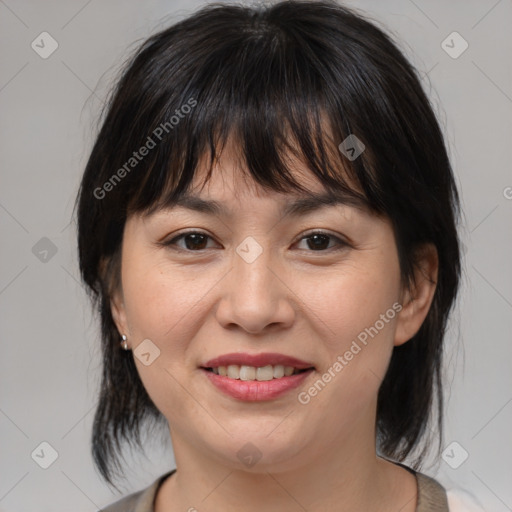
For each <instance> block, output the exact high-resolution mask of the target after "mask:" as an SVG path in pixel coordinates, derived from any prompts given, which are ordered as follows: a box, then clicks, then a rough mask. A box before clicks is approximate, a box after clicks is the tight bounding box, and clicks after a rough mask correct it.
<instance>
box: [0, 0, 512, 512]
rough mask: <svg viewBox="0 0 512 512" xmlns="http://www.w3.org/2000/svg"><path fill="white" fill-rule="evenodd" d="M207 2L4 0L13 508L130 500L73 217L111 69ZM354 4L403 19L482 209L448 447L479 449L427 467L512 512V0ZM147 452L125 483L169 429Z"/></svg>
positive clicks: (2, 225)
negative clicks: (107, 475) (103, 442)
mask: <svg viewBox="0 0 512 512" xmlns="http://www.w3.org/2000/svg"><path fill="white" fill-rule="evenodd" d="M201 3H202V2H196V1H189V2H184V1H181V2H180V1H167V2H165V1H156V0H153V1H147V2H144V3H142V2H136V1H134V0H131V1H126V2H120V1H108V2H99V1H97V0H96V1H94V0H93V1H89V2H87V1H68V2H64V1H62V0H61V1H58V0H54V1H46V2H37V1H35V0H32V1H17V2H16V1H14V0H6V1H0V39H1V43H2V46H3V49H4V50H3V52H2V54H1V57H0V59H1V60H0V107H1V113H2V114H1V118H0V129H1V141H2V151H1V157H0V158H1V188H0V232H1V246H0V247H1V268H0V337H1V338H0V339H1V351H2V357H0V376H1V377H0V379H1V388H0V445H1V457H0V511H10V512H22V511H36V510H37V511H38V512H45V511H50V510H51V511H52V512H61V511H69V510H73V511H74V512H92V511H95V510H97V508H99V507H102V506H104V505H106V504H107V503H110V502H112V501H113V500H115V499H117V498H118V497H119V495H117V494H114V493H113V492H112V491H111V490H110V489H109V487H108V486H106V484H104V483H103V482H102V480H101V479H100V477H99V474H98V473H97V472H96V471H95V469H94V468H93V465H92V459H91V455H90V432H91V425H92V419H93V410H94V407H95V402H96V394H97V388H98V383H99V370H100V360H99V344H98V341H97V326H96V323H95V321H94V318H93V317H92V314H91V310H90V307H89V304H88V302H87V300H86V296H85V293H84V289H83V288H82V286H81V285H80V283H79V279H78V270H77V261H76V249H75V247H76V244H75V238H74V237H75V227H74V224H73V223H70V220H71V213H72V207H73V201H74V198H75V194H76V191H77V187H78V184H79V179H80V175H81V173H82V171H83V168H84V165H85V163H86V160H87V156H88V153H89V151H90V149H91V146H92V141H93V136H94V133H95V124H94V123H95V120H96V118H97V115H98V113H99V109H100V107H101V105H102V101H103V99H104V97H105V94H106V92H107V89H108V86H109V83H110V80H111V79H112V77H113V76H114V74H115V72H116V71H117V70H118V68H119V66H120V65H121V63H122V61H123V60H124V58H125V57H126V56H127V55H128V52H129V51H131V50H133V49H134V47H135V46H136V45H137V44H138V43H140V42H141V41H142V40H143V39H144V38H146V37H147V36H149V35H150V34H151V33H154V32H155V31H157V30H159V29H161V28H163V27H164V26H166V25H168V24H169V23H171V22H173V21H177V20H178V19H181V18H182V17H183V16H185V15H187V14H189V13H190V12H192V11H193V10H194V9H195V7H197V6H199V5H201ZM348 5H352V6H356V7H357V8H360V9H362V10H364V11H366V12H367V13H368V14H370V15H371V16H372V17H374V18H375V19H376V20H378V21H379V22H380V23H382V24H384V26H385V27H388V29H389V30H391V31H392V32H393V33H394V34H395V35H396V37H397V38H398V39H399V40H400V41H402V43H400V44H401V47H402V48H403V49H404V51H405V52H406V54H407V55H408V56H409V58H410V59H411V60H412V62H413V63H414V64H415V65H416V66H417V67H418V68H419V69H420V70H421V72H422V75H423V77H424V84H425V87H426V89H427V91H428V93H429V94H430V96H431V98H432V99H433V101H434V104H435V106H436V111H437V114H438V116H439V118H440V120H441V124H442V126H443V128H444V131H445V134H446V137H447V141H448V144H449V149H450V155H451V158H452V163H453V166H454V169H455V172H456V175H457V180H458V183H459V186H460V190H461V194H462V200H463V207H464V211H465V217H464V226H463V231H462V236H463V239H464V244H465V273H464V282H463V289H462V293H461V296H460V301H459V303H458V308H457V310H456V312H455V315H454V317H453V322H452V325H451V328H450V332H449V335H448V339H447V358H446V367H445V373H446V378H447V390H448V391H449V392H448V395H447V397H448V399H449V402H448V407H447V420H446V443H445V446H448V445H449V444H450V443H452V442H457V443H458V445H455V446H453V445H452V446H451V447H450V448H449V449H448V451H447V457H446V458H447V460H449V461H450V463H451V464H452V465H454V461H455V462H457V461H459V462H460V460H461V457H462V455H463V453H464V452H463V451H462V450H463V449H464V450H466V451H467V452H468V453H469V457H468V459H467V460H466V461H465V462H464V463H463V464H461V465H460V467H458V469H452V467H450V465H449V464H448V463H447V462H446V461H445V460H443V459H440V460H438V461H434V464H433V465H432V466H430V469H429V468H426V470H425V471H426V472H427V473H429V474H431V475H433V476H437V478H438V479H439V480H440V481H441V482H442V483H444V484H445V485H446V486H447V487H450V486H452V485H460V486H462V487H465V488H466V489H469V490H471V491H472V492H473V493H474V494H475V495H476V496H478V497H479V499H480V501H481V502H482V503H483V504H484V505H485V508H486V510H492V511H496V512H501V511H506V510H512V487H511V485H510V482H512V468H511V462H510V461H511V460H512V442H511V434H510V433H511V431H512V428H511V426H512V403H511V402H512V385H511V384H512V372H511V371H510V369H511V364H510V363H511V360H512V357H511V356H512V344H511V332H512V322H511V318H512V315H511V313H512V272H511V271H510V264H509V262H510V254H511V250H512V237H511V236H510V235H511V233H512V231H511V219H512V188H510V187H512V174H511V172H510V169H511V164H510V156H511V154H510V145H511V142H512V121H511V119H512V71H511V64H510V63H511V61H512V59H511V56H512V51H511V50H512V38H511V35H510V26H511V22H512V2H511V1H510V0H500V1H496V0H485V1H484V0H482V1H452V2H444V1H429V2H427V1H420V0H415V1H412V0H393V1H386V2H383V1H381V2H378V1H377V0H374V1H371V0H364V1H358V2H355V1H353V2H348ZM163 16H166V17H167V18H166V19H165V20H162V17H163ZM43 31H47V32H49V33H50V34H51V36H52V37H53V38H54V39H55V40H56V41H57V42H58V45H59V46H58V49H57V50H56V51H55V52H54V53H53V54H52V55H51V56H50V57H48V58H47V59H43V58H41V57H40V56H39V55H38V54H37V53H36V52H35V51H34V50H33V49H32V47H31V43H32V41H34V40H36V38H37V37H38V36H39V34H41V32H43ZM453 31H457V32H459V33H460V34H461V35H462V37H463V38H464V39H465V40H466V41H467V42H468V43H469V47H468V49H467V50H466V51H465V52H464V53H462V55H460V56H459V57H458V58H456V59H454V58H452V57H451V56H449V55H448V54H447V53H446V52H445V50H444V49H443V47H442V46H441V43H442V42H443V40H445V39H446V38H447V36H448V35H449V34H451V33H452V32H453ZM448 41H450V39H448ZM449 44H450V45H452V46H454V48H455V49H458V48H460V42H457V41H455V42H454V43H453V44H452V43H449ZM46 48H48V46H47V45H46ZM127 129H129V127H127ZM507 187H508V188H507ZM43 237H46V238H48V239H49V240H50V241H51V243H50V242H48V240H43V241H40V240H41V239H42V238H43ZM36 244H38V245H36ZM34 246H35V249H34ZM53 246H54V247H53ZM52 248H53V251H55V249H56V253H55V254H53V253H52ZM45 250H48V251H49V252H47V253H45V252H44V251H45ZM43 441H45V442H47V443H49V444H50V445H51V446H52V447H53V448H54V449H55V450H56V451H57V453H58V458H57V460H56V461H55V462H54V463H53V464H52V465H51V466H50V467H48V469H42V468H41V467H40V465H39V464H38V463H36V461H38V462H39V463H41V461H42V459H44V457H49V453H50V452H49V451H48V449H46V451H44V447H43V451H44V454H45V455H44V457H43V456H42V452H41V448H40V443H42V442H43ZM459 445H460V446H459ZM34 450H35V453H36V454H37V453H39V455H40V457H39V459H38V458H37V456H36V455H34V457H32V456H31V454H32V453H33V452H34ZM147 457H148V458H147V459H146V458H145V457H144V456H142V455H138V454H132V456H130V453H129V452H127V475H128V480H127V481H126V483H125V485H124V486H122V488H123V489H124V491H125V493H128V492H132V491H134V490H137V489H140V488H142V487H144V486H146V485H149V484H150V483H151V482H153V480H154V479H156V478H157V477H158V476H159V475H161V474H162V473H163V472H165V471H167V470H168V469H171V468H173V467H174V459H173V455H172V449H171V447H170V443H168V444H167V446H165V447H164V448H162V446H161V444H160V442H158V441H155V440H154V439H150V440H149V441H148V449H147Z"/></svg>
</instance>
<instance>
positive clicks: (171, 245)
mask: <svg viewBox="0 0 512 512" xmlns="http://www.w3.org/2000/svg"><path fill="white" fill-rule="evenodd" d="M188 235H203V236H206V237H208V238H210V239H213V238H212V237H211V236H210V235H209V234H208V233H204V232H203V231H197V230H192V231H185V232H183V233H180V234H179V235H177V236H176V237H174V238H173V239H171V240H169V241H164V242H161V243H160V245H163V246H164V247H169V248H171V249H173V250H178V251H182V252H203V251H206V250H207V249H199V250H197V251H196V250H191V249H184V248H183V247H179V246H177V245H176V241H178V240H181V239H182V238H185V237H186V236H188ZM314 235H322V236H325V237H328V238H330V239H333V240H336V241H337V243H338V245H339V247H338V248H334V249H333V248H332V247H331V248H328V249H321V250H318V251H315V250H307V252H335V251H340V250H342V249H346V248H347V247H349V244H348V243H347V242H345V241H344V240H342V239H341V238H339V237H337V236H335V235H333V234H332V233H329V232H326V231H321V230H320V231H319V230H316V231H311V232H309V233H305V234H304V235H302V236H301V238H299V239H298V240H297V242H295V243H298V242H301V241H302V240H305V239H308V238H312V237H313V236H314Z"/></svg>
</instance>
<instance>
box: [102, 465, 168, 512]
mask: <svg viewBox="0 0 512 512" xmlns="http://www.w3.org/2000/svg"><path fill="white" fill-rule="evenodd" d="M175 471H176V470H175V469H173V470H172V471H169V472H168V473H165V474H164V475H161V476H160V477H158V478H157V479H156V480H155V481H154V482H153V483H152V484H151V485H150V486H148V487H146V488H144V489H141V490H140V491H137V492H133V493H131V494H129V495H128V496H124V497H123V498H121V499H119V500H117V501H115V502H114V503H111V504H110V505H107V506H106V507H104V508H102V509H101V510H100V511H99V512H154V502H155V497H156V494H157V491H158V489H159V487H160V486H161V485H162V483H163V482H164V480H165V479H166V478H167V477H169V476H170V475H172V474H173V473H174V472H175Z"/></svg>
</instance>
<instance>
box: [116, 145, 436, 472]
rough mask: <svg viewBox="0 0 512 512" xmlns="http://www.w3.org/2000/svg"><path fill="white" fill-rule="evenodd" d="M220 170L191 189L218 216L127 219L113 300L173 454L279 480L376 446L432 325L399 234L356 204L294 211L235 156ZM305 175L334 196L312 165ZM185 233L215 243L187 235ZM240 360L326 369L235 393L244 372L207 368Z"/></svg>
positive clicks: (164, 214) (189, 213)
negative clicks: (333, 455)
mask: <svg viewBox="0 0 512 512" xmlns="http://www.w3.org/2000/svg"><path fill="white" fill-rule="evenodd" d="M219 164H220V165H219V167H217V168H215V169H214V172H213V175H212V178H211V180H210V181H209V182H208V184H207V185H206V186H205V187H204V188H203V189H202V190H199V189H197V188H195V186H193V187H192V190H191V194H193V195H196V196H199V197H200V198H201V199H203V200H205V201H210V200H214V201H217V202H218V203H219V204H220V206H221V207H222V208H224V209H225V212H224V213H222V214H221V215H220V216H217V215H215V214H212V213H205V212H199V211H194V210H191V209H187V208H184V207H174V208H173V209H172V210H161V211H158V212H156V213H155V214H154V215H152V216H150V217H147V218H145V219H143V218H141V217H137V216H132V217H130V218H129V220H128V221H127V223H126V226H125V231H124V239H123V247H122V272H121V278H122V290H120V292H119V293H118V294H117V295H116V296H115V299H114V300H113V303H112V305H113V314H114V318H115V320H116V324H117V326H118V328H119V331H120V332H121V333H126V334H127V335H128V340H129V343H130V347H131V349H132V350H133V351H134V361H135V364H136V366H137V369H138V372H139V375H140V378H141V379H142V382H143V384H144V386H145V388H146V390H147V392H148V394H149V396H150V397H151V399H152V400H153V402H154V403H155V405H156V406H157V407H158V409H159V410H160V411H161V412H162V413H163V414H164V415H165V417H166V418H167V420H168V422H169V426H170V430H171V434H172V438H173V444H174V448H175V452H176V453H178V452H179V450H180V449H183V448H182V447H183V446H188V447H189V448H190V447H194V448H193V449H194V450H197V453H201V454H202V456H205V457H209V458H210V459H212V460H216V461H217V462H222V463H223V464H227V465H231V466H234V467H238V468H241V467H243V464H247V466H248V467H249V466H250V465H251V464H250V463H248V462H247V461H248V460H249V459H246V458H244V457H245V456H248V457H249V458H250V457H251V456H252V457H253V459H254V457H256V459H257V458H258V457H261V459H260V460H259V461H258V464H257V465H256V468H263V467H264V466H265V465H266V464H269V465H272V468H273V470H274V471H277V470H278V468H279V467H280V468H282V469H285V468H287V467H291V465H293V466H294V467H297V466H298V465H299V466H300V465H301V464H306V463H307V462H308V461H311V460H313V459H316V458H318V457H322V456H324V455H326V454H327V453H330V452H331V451H332V447H333V446H346V445H345V444H344V443H351V444H352V445H353V446H356V445H357V444H358V443H366V444H367V445H368V440H369V439H372V438H373V436H374V422H375V407H376V399H377V392H378V389H379V386H380V383H381V381H382V379H383V377H384V375H385V373H386V369H387V366H388V363H389V359H390V356H391V352H392V349H393V346H394V345H397V344H400V343H403V342H405V341H406V340H407V339H409V338H410V337H411V336H412V335H413V334H414V332H415V331H416V330H417V329H418V328H419V326H420V325H421V322H422V321H423V318H424V316H425V314H426V310H424V311H423V310H419V312H416V313H407V312H408V311H409V310H408V307H406V306H407V304H406V302H407V300H408V299H407V295H406V294H405V291H403V290H402V289H401V284H400V283H401V281H400V269H399V262H398V256H397V250H396V246H395V240H394V235H393V230H392V227H391V225H390V223H389V222H388V221H387V220H385V219H383V218H378V217H376V216H373V215H371V214H370V213H369V212H366V211H363V210H359V209H356V208H355V207H352V206H348V205H343V204H336V205H330V206H327V207H319V208H317V209H312V210H309V211H307V212H306V213H302V214H296V215H293V214H288V215H287V216H283V214H282V213H281V212H282V209H283V208H284V207H286V206H287V205H289V204H290V203H291V202H292V201H293V200H294V199H297V197H298V194H297V195H295V194H294V195H292V194H280V193H276V192H270V193H269V192H263V191H262V190H261V189H257V188H256V185H254V184H251V186H249V184H248V183H247V182H245V181H244V178H242V177H240V173H239V171H237V169H236V167H235V165H234V160H232V159H230V153H228V152H224V153H223V154H222V158H221V160H220V162H219ZM297 176H299V177H300V179H301V183H303V184H306V185H307V187H308V189H309V190H311V191H313V192H318V193H321V192H325V190H324V188H323V187H322V186H321V185H319V183H318V182H317V181H316V180H315V179H314V176H313V175H312V174H311V173H309V172H308V171H305V170H304V168H303V167H300V166H299V164H297ZM200 177H202V176H200ZM200 182H201V181H199V182H196V183H200ZM186 231H193V232H199V233H201V234H203V235H207V236H198V235H197V234H196V235H195V236H190V235H189V236H188V237H187V236H185V237H181V238H178V239H177V237H178V235H180V234H182V233H184V232H186ZM318 231H321V232H322V233H323V234H324V237H322V236H318V237H316V239H315V237H314V236H313V235H314V234H315V232H318ZM308 237H309V238H308ZM171 241H173V243H172V244H171V243H170V242H171ZM167 242H169V244H168V245H164V243H167ZM402 306H403V309H402ZM427 309H428V308H427ZM400 310H402V311H401V312H400ZM415 315H416V316H415ZM143 340H145V341H144V342H143ZM142 342H143V343H142ZM137 347H139V348H137ZM232 353H244V354H249V355H256V354H263V353H267V354H268V353H272V354H281V355H284V356H290V357H294V358H297V359H300V360H301V361H303V362H305V363H307V364H306V366H308V367H314V369H313V370H310V371H308V372H305V373H304V374H302V375H300V376H298V377H294V376H292V377H288V376H285V377H282V378H281V379H283V380H279V379H277V378H275V379H274V378H273V379H272V382H271V383H270V381H258V382H253V381H251V382H249V381H242V380H237V381H236V383H235V384H236V385H237V386H233V381H232V380H230V382H228V385H227V386H222V382H224V383H226V379H230V377H228V376H222V375H214V374H213V373H212V372H208V371H207V370H205V369H204V368H202V367H204V366H207V365H206V363H207V362H208V361H209V360H211V359H213V358H217V357H219V356H223V355H225V354H232ZM272 357H275V356H271V357H270V360H269V361H267V363H268V362H271V361H272ZM275 361H276V363H277V362H279V360H278V359H277V357H276V358H275ZM266 365H267V364H255V365H254V366H266ZM275 366H277V364H276V365H275ZM221 371H222V370H221ZM244 371H245V370H244ZM268 371H269V369H268V368H267V369H266V370H260V371H259V376H260V377H264V378H269V374H268ZM270 371H271V372H272V373H271V374H270V375H273V372H274V371H276V375H278V376H279V375H280V371H281V370H280V369H279V368H277V369H276V368H275V367H274V368H272V369H270ZM247 372H248V373H247V374H244V376H245V377H249V378H251V375H252V374H251V372H252V370H251V369H249V370H247ZM232 375H233V374H232ZM252 377H253V378H254V375H253V376H252ZM288 380H290V382H292V381H293V382H294V383H295V384H294V385H295V387H293V386H291V385H290V386H288V385H287V384H286V382H287V381H288ZM214 381H215V382H220V383H221V385H220V387H218V386H217V385H215V384H214V383H213V382H214ZM221 381H222V382H221ZM318 381H320V384H319V383H318ZM276 382H277V384H276ZM283 383H284V384H283ZM315 383H316V387H315ZM276 386H277V387H279V390H280V394H279V393H277V392H276V390H275V389H274V388H276ZM272 390H273V391H272ZM249 443H250V444H249ZM374 448H375V447H374V445H372V444H371V443H370V445H369V446H368V449H371V450H373V451H374Z"/></svg>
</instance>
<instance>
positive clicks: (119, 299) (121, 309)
mask: <svg viewBox="0 0 512 512" xmlns="http://www.w3.org/2000/svg"><path fill="white" fill-rule="evenodd" d="M110 311H111V312H112V318H113V319H114V323H115V324H116V327H117V330H118V331H119V334H120V336H121V335H123V334H126V335H127V337H128V338H129V337H130V330H129V328H128V322H127V319H126V309H125V305H124V297H123V292H122V290H120V289H119V288H118V289H116V291H115V292H114V293H113V294H112V296H111V298H110Z"/></svg>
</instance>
